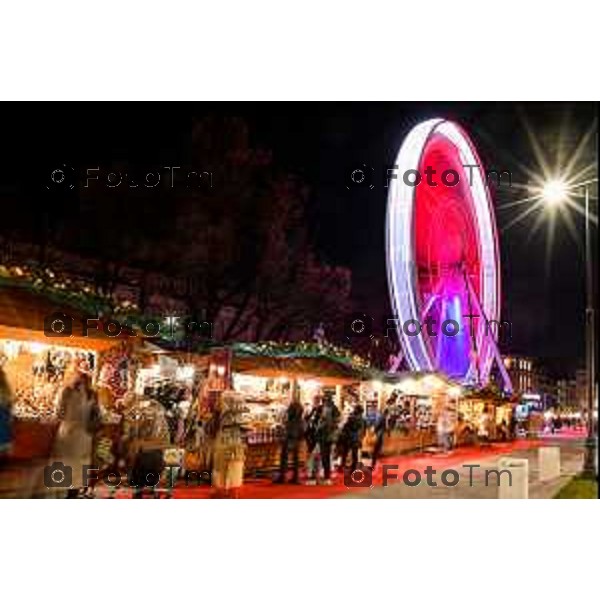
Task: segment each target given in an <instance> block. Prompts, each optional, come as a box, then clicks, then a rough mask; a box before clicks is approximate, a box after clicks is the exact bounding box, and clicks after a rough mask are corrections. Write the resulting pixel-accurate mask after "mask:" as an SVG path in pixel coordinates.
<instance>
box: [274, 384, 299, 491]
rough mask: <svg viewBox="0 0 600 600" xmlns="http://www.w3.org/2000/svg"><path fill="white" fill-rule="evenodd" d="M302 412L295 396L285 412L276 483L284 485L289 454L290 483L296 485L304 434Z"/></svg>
mask: <svg viewBox="0 0 600 600" xmlns="http://www.w3.org/2000/svg"><path fill="white" fill-rule="evenodd" d="M303 417H304V410H303V408H302V404H301V402H300V399H299V398H298V397H297V396H296V397H295V398H294V399H293V400H292V402H291V403H290V405H289V407H288V409H287V411H286V419H285V436H284V438H283V443H282V445H281V458H280V461H279V477H278V479H277V481H276V483H285V480H286V477H287V472H288V458H289V454H290V452H291V453H292V460H293V467H292V468H293V473H294V475H293V477H292V479H291V480H290V483H294V484H298V483H300V479H299V476H298V469H299V451H300V443H301V442H302V436H303V434H304V419H303Z"/></svg>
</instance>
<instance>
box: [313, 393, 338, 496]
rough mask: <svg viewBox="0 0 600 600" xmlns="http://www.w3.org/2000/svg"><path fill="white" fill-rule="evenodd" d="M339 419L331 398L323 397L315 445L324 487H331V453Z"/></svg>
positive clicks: (336, 408)
mask: <svg viewBox="0 0 600 600" xmlns="http://www.w3.org/2000/svg"><path fill="white" fill-rule="evenodd" d="M339 418H340V411H339V409H338V407H337V406H336V405H335V403H334V402H333V398H332V397H331V396H330V395H328V396H325V398H324V400H323V406H322V408H321V414H320V418H319V424H318V427H317V443H318V444H319V451H320V454H321V463H322V464H323V479H324V480H323V483H324V484H325V485H331V451H332V448H333V443H334V442H335V435H336V432H337V428H338V422H339Z"/></svg>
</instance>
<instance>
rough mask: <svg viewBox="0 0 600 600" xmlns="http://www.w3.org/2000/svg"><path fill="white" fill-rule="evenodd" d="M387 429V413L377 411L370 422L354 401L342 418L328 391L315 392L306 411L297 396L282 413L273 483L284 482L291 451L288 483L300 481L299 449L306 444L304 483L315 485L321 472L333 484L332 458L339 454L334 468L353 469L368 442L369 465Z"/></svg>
mask: <svg viewBox="0 0 600 600" xmlns="http://www.w3.org/2000/svg"><path fill="white" fill-rule="evenodd" d="M385 431H386V414H385V413H377V414H376V415H375V417H374V419H373V421H372V423H371V425H370V426H369V424H368V423H367V420H366V419H365V417H364V410H363V407H362V406H361V405H358V404H357V405H355V406H354V407H353V409H352V411H351V412H350V414H349V415H348V416H347V418H346V419H345V420H344V421H343V422H342V415H341V413H340V410H339V409H338V407H337V406H336V405H335V403H334V401H333V397H332V396H331V395H330V394H326V395H320V394H318V395H316V396H315V398H314V399H313V404H312V406H311V408H310V409H309V410H308V411H305V410H304V407H303V406H302V403H301V402H300V400H299V399H298V398H294V399H293V400H292V402H291V403H290V405H289V407H288V409H287V412H286V416H285V433H284V436H283V442H282V447H281V460H280V468H279V476H278V478H277V480H276V483H285V482H286V478H287V474H288V468H289V456H290V454H291V455H292V477H291V479H289V483H293V484H299V483H300V463H299V457H300V449H301V446H302V444H304V443H305V444H306V457H307V460H306V484H307V485H315V484H316V483H317V480H318V479H319V474H320V473H321V472H322V478H320V482H321V483H322V484H323V485H331V484H332V479H331V476H332V461H333V458H334V455H335V457H336V458H339V464H338V467H337V470H338V471H340V472H343V471H344V470H345V469H346V468H347V466H348V464H347V463H348V457H349V456H350V471H351V472H353V471H354V470H355V469H356V468H357V465H358V463H359V458H360V452H361V449H362V448H363V445H367V444H365V442H367V441H368V442H369V444H368V446H369V450H370V454H371V465H370V466H371V468H373V469H374V468H375V466H376V462H377V458H378V457H379V456H380V455H381V453H382V451H383V442H384V434H385Z"/></svg>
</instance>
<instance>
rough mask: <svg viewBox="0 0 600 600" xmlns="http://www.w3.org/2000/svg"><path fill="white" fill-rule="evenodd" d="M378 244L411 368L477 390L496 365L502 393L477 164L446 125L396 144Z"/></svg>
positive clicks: (496, 275)
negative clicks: (383, 239)
mask: <svg viewBox="0 0 600 600" xmlns="http://www.w3.org/2000/svg"><path fill="white" fill-rule="evenodd" d="M386 234H387V235H386V253H387V272H388V284H389V289H390V296H391V302H392V308H393V310H394V312H395V315H396V317H397V319H398V331H399V337H400V341H401V344H402V351H403V355H404V358H405V359H406V361H407V362H408V364H409V366H410V368H411V369H412V370H415V371H442V372H444V373H445V374H447V375H448V376H450V377H453V378H456V379H458V380H460V381H462V382H465V383H480V384H483V385H485V384H486V383H487V382H488V380H489V375H490V371H491V368H492V365H493V362H494V359H496V362H497V364H498V368H499V370H500V372H501V374H502V376H503V379H504V384H505V385H504V387H505V388H507V389H510V387H511V386H510V379H509V377H508V375H507V373H506V370H505V369H504V365H503V363H502V360H501V359H500V354H499V351H498V346H497V343H496V335H497V333H498V332H497V328H496V329H495V328H494V326H493V325H491V323H493V322H494V321H496V322H497V321H498V319H499V315H500V256H499V251H498V236H497V231H496V222H495V218H494V211H493V208H492V204H491V198H490V195H489V191H488V188H487V183H486V180H485V172H484V170H483V168H482V166H481V162H480V160H479V157H478V156H477V153H476V151H475V148H474V146H473V144H472V142H471V141H470V140H469V138H468V136H467V134H466V133H465V132H464V131H463V129H461V128H460V127H459V126H458V125H456V124H455V123H452V122H450V121H446V120H444V119H431V120H429V121H425V122H423V123H420V124H419V125H417V126H416V127H414V128H413V129H412V130H411V131H410V133H409V134H408V136H407V137H406V139H405V140H404V143H403V144H402V147H401V148H400V151H399V153H398V157H397V160H396V177H395V178H394V179H392V180H391V182H390V188H389V196H388V209H387V223H386ZM467 315H473V316H471V317H467ZM475 315H476V316H475Z"/></svg>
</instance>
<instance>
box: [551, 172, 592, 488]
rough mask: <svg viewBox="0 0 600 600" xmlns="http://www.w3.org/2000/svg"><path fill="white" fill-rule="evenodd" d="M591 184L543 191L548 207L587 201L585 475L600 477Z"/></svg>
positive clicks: (554, 183)
mask: <svg viewBox="0 0 600 600" xmlns="http://www.w3.org/2000/svg"><path fill="white" fill-rule="evenodd" d="M590 183H592V182H591V181H590V182H585V183H583V184H579V185H574V186H569V185H567V184H566V183H565V181H564V180H563V179H550V180H548V181H547V182H546V183H545V184H544V185H543V187H542V190H541V196H542V201H543V202H545V203H546V205H547V206H550V207H553V206H557V205H559V204H562V203H564V202H566V201H568V200H569V198H573V197H577V195H578V194H575V193H573V192H574V191H575V190H577V189H581V188H582V187H583V190H584V198H585V275H586V308H585V317H586V318H585V326H586V336H585V340H586V346H585V359H586V361H585V362H586V375H587V381H586V384H587V385H586V400H587V402H586V404H587V414H588V419H587V439H586V444H585V459H584V463H583V472H584V474H586V475H589V476H594V477H597V473H596V461H595V446H596V438H595V436H594V391H595V388H596V385H595V381H596V374H595V362H594V361H595V357H594V353H595V340H594V336H595V327H594V286H593V270H592V241H591V235H590V217H591V215H590Z"/></svg>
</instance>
